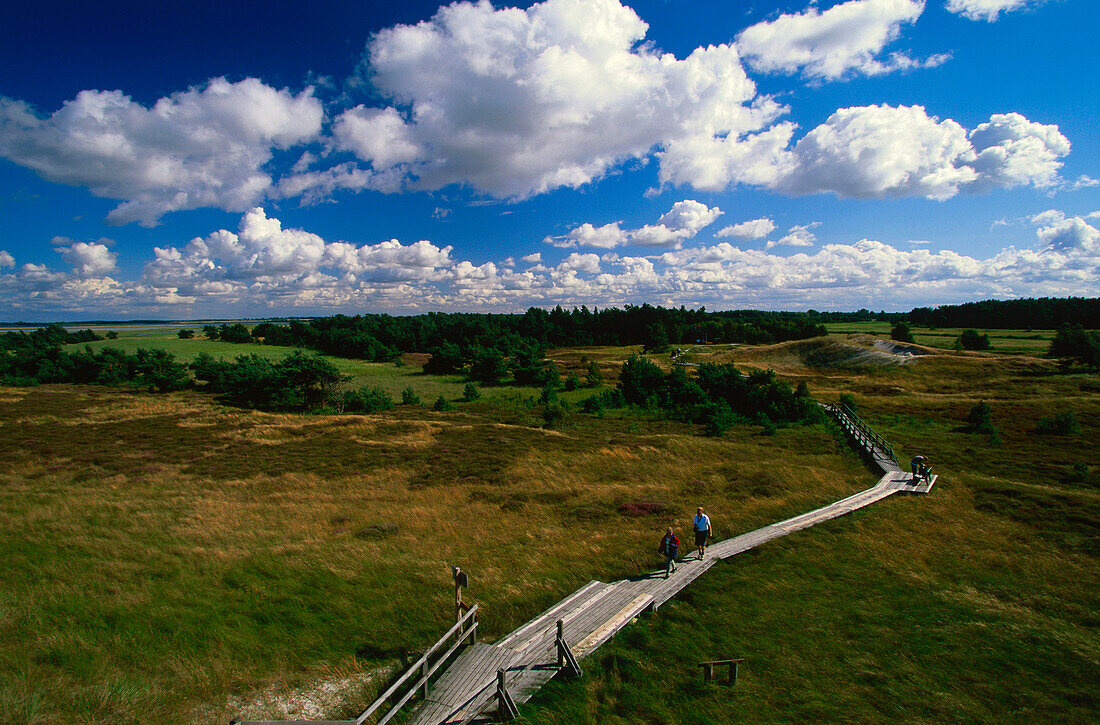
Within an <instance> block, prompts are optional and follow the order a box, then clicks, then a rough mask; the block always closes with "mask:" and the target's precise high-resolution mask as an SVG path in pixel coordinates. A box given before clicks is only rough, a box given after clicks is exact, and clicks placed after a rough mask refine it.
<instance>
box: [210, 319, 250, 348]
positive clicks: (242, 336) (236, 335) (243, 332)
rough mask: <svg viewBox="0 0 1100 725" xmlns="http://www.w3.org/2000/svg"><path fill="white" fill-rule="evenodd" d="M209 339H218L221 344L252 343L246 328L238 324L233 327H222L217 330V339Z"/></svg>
mask: <svg viewBox="0 0 1100 725" xmlns="http://www.w3.org/2000/svg"><path fill="white" fill-rule="evenodd" d="M210 339H211V340H214V339H218V340H221V341H222V342H238V343H243V342H252V334H251V333H250V332H249V331H248V328H247V327H245V326H244V325H242V324H241V323H240V322H238V323H235V324H233V325H222V326H221V329H220V330H218V337H217V338H213V337H212V338H210Z"/></svg>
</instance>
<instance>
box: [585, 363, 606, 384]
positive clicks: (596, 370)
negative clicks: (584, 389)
mask: <svg viewBox="0 0 1100 725" xmlns="http://www.w3.org/2000/svg"><path fill="white" fill-rule="evenodd" d="M584 384H585V385H587V386H588V387H590V388H598V387H599V386H601V385H603V373H601V372H600V366H599V365H597V364H596V361H595V360H592V361H590V362H589V363H588V370H587V372H585V374H584Z"/></svg>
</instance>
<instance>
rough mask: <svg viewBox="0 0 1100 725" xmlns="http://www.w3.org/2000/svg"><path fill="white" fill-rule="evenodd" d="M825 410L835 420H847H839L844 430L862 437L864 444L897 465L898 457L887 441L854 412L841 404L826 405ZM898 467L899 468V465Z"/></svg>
mask: <svg viewBox="0 0 1100 725" xmlns="http://www.w3.org/2000/svg"><path fill="white" fill-rule="evenodd" d="M825 408H826V409H828V410H829V412H830V413H832V414H833V415H834V416H836V417H837V418H847V421H846V422H845V421H844V420H841V424H842V425H844V427H845V428H848V430H849V432H850V433H851V434H852V435H853V436H856V437H859V436H862V437H863V442H864V443H866V444H868V445H871V446H874V447H876V448H878V449H879V450H880V451H882V452H883V453H885V454H887V455H888V456H890V458H891V460H893V461H894V463H895V464H897V463H898V457H897V455H895V454H894V447H893V446H892V445H890V443H889V441H887V440H886V439H885V438H883V437H882V436H880V435H879V434H878V433H876V432H875V431H874V430H873V429H872V428H871V426H869V425H867V424H866V423H864V422H863V420H862V419H861V418H860V417H859V416H858V415H856V412H855V411H854V410H852V409H851V408H849V407H848V406H847V405H844V404H843V403H840V404H839V405H826V406H825ZM845 423H846V424H845ZM898 465H899V467H900V464H898Z"/></svg>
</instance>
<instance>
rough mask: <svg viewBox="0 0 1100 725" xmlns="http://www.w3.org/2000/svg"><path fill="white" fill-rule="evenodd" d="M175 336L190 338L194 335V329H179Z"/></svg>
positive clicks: (184, 338) (183, 338)
mask: <svg viewBox="0 0 1100 725" xmlns="http://www.w3.org/2000/svg"><path fill="white" fill-rule="evenodd" d="M176 336H177V337H179V339H181V340H190V339H191V338H193V337H194V336H195V331H194V330H180V331H179V332H177V333H176Z"/></svg>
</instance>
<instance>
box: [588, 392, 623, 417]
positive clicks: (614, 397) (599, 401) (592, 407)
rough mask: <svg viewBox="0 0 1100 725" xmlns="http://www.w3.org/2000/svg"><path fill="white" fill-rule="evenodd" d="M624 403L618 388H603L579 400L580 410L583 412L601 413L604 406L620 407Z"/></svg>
mask: <svg viewBox="0 0 1100 725" xmlns="http://www.w3.org/2000/svg"><path fill="white" fill-rule="evenodd" d="M624 405H626V400H625V399H624V398H623V393H622V391H621V390H619V389H618V388H612V389H610V390H604V391H601V392H599V393H596V394H595V395H593V396H591V397H588V398H585V399H584V400H582V401H581V410H583V411H584V412H585V413H594V414H596V415H602V414H603V411H604V409H605V408H621V407H623V406H624Z"/></svg>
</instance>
